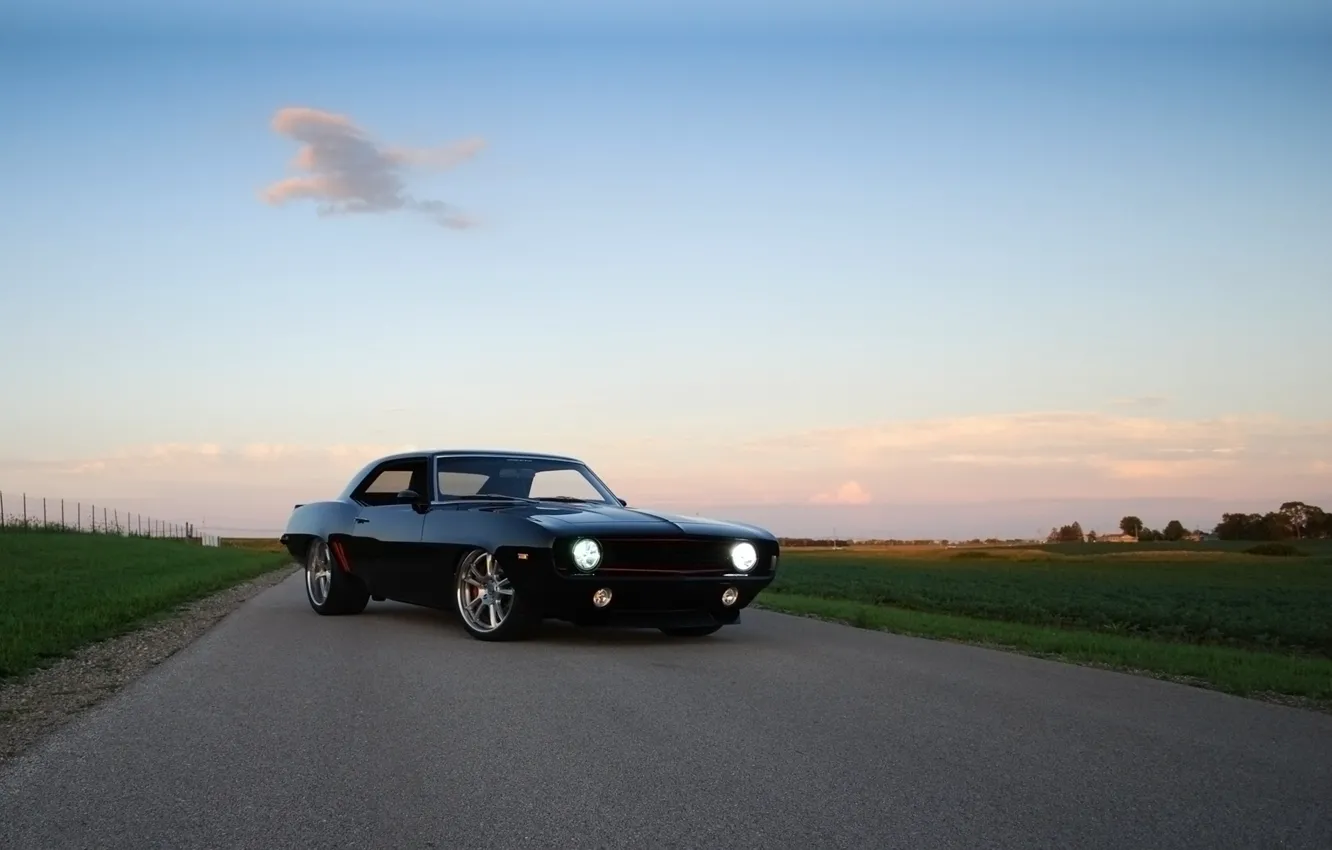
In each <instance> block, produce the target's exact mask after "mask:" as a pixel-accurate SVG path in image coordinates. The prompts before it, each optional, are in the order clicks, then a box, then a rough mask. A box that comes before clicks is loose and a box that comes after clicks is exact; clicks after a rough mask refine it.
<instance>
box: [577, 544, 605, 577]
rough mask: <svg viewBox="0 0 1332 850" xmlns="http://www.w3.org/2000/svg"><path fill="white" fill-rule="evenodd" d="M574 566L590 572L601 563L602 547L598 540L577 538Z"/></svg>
mask: <svg viewBox="0 0 1332 850" xmlns="http://www.w3.org/2000/svg"><path fill="white" fill-rule="evenodd" d="M573 561H574V566H576V567H578V569H580V570H582V571H583V572H585V573H590V572H592V571H593V570H595V569H596V568H597V564H600V563H601V547H600V546H598V545H597V541H595V540H589V539H587V538H586V537H584V538H583V539H581V540H575V541H574V545H573Z"/></svg>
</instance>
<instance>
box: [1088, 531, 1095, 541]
mask: <svg viewBox="0 0 1332 850" xmlns="http://www.w3.org/2000/svg"><path fill="white" fill-rule="evenodd" d="M1087 542H1088V543H1095V542H1096V529H1094V528H1093V529H1092V530H1091V531H1089V532H1087Z"/></svg>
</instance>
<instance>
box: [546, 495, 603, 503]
mask: <svg viewBox="0 0 1332 850" xmlns="http://www.w3.org/2000/svg"><path fill="white" fill-rule="evenodd" d="M535 501H538V502H598V503H600V502H601V500H600V499H580V498H579V497H577V496H537V497H535Z"/></svg>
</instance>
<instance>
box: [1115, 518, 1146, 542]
mask: <svg viewBox="0 0 1332 850" xmlns="http://www.w3.org/2000/svg"><path fill="white" fill-rule="evenodd" d="M1119 530H1120V531H1122V532H1124V533H1125V534H1131V535H1133V536H1134V537H1137V536H1139V535H1140V534H1142V520H1140V519H1138V518H1137V517H1135V516H1126V517H1124V518H1123V519H1121V520H1120V521H1119Z"/></svg>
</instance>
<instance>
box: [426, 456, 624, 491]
mask: <svg viewBox="0 0 1332 850" xmlns="http://www.w3.org/2000/svg"><path fill="white" fill-rule="evenodd" d="M435 464H436V466H435V480H436V481H437V482H438V484H437V486H438V488H439V498H440V499H441V500H443V501H448V500H449V499H462V498H477V497H488V496H494V497H499V498H516V499H538V500H543V501H544V500H549V501H570V502H602V503H612V502H614V497H613V496H612V495H611V494H610V493H609V492H607V491H606V490H605V487H604V485H602V484H600V483H599V482H598V481H597V480H596V478H595V476H593V475H592V474H591V473H590V472H589V471H588V469H587V467H585V466H583V465H582V464H581V463H577V462H576V461H568V460H556V459H551V458H539V457H524V456H522V455H457V456H454V455H437V456H436V458H435Z"/></svg>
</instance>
